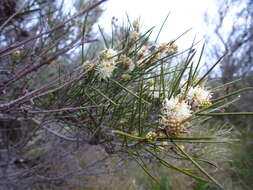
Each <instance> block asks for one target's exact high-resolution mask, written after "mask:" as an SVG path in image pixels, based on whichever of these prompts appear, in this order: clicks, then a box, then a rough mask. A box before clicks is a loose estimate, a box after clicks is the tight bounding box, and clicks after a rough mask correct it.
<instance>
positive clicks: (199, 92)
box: [186, 86, 212, 106]
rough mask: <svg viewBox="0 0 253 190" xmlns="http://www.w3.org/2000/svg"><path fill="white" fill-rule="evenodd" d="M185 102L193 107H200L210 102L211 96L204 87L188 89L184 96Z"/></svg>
mask: <svg viewBox="0 0 253 190" xmlns="http://www.w3.org/2000/svg"><path fill="white" fill-rule="evenodd" d="M186 98H187V100H188V101H189V102H190V103H192V104H193V105H194V106H201V105H203V104H205V103H206V102H210V99H211V98H212V94H211V93H210V92H209V91H208V90H206V89H205V88H204V87H201V86H196V87H190V88H189V91H188V93H187V96H186Z"/></svg>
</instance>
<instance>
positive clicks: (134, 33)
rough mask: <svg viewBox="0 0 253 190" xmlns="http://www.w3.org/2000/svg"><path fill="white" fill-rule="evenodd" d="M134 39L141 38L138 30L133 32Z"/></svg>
mask: <svg viewBox="0 0 253 190" xmlns="http://www.w3.org/2000/svg"><path fill="white" fill-rule="evenodd" d="M132 39H133V40H134V41H137V40H138V39H139V33H138V32H136V31H134V32H133V33H132Z"/></svg>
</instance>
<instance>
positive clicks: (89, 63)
mask: <svg viewBox="0 0 253 190" xmlns="http://www.w3.org/2000/svg"><path fill="white" fill-rule="evenodd" d="M94 66H95V65H94V64H92V62H91V61H89V60H87V61H85V62H84V63H83V68H84V69H85V70H89V69H91V68H92V67H94Z"/></svg>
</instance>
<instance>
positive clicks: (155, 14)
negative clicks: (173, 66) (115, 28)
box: [99, 0, 216, 50]
mask: <svg viewBox="0 0 253 190" xmlns="http://www.w3.org/2000/svg"><path fill="white" fill-rule="evenodd" d="M104 8H105V9H106V10H105V12H104V14H103V16H102V18H101V19H100V22H99V24H100V25H101V26H102V27H103V28H104V29H105V31H107V32H108V33H109V32H110V30H111V18H112V17H113V16H114V17H116V18H118V19H119V24H120V23H121V22H122V20H126V14H128V15H129V17H130V19H131V20H132V21H133V20H134V19H136V18H139V17H140V18H141V29H142V31H145V30H148V29H149V28H151V27H152V26H156V30H155V31H154V35H153V39H154V38H155V37H156V34H157V32H158V30H159V28H160V26H161V24H162V22H163V20H164V19H165V17H166V16H167V14H168V13H169V12H170V16H169V18H168V20H167V23H166V25H165V27H164V29H163V31H162V33H161V35H160V38H159V42H168V41H170V40H173V39H175V38H176V37H178V36H179V35H180V34H182V33H183V32H185V31H186V30H188V29H189V28H192V30H191V31H190V32H189V33H188V34H186V35H185V36H184V37H182V38H181V39H180V40H179V41H178V45H179V47H180V49H181V50H182V49H186V48H188V47H189V46H190V45H191V43H192V41H193V39H194V36H195V35H196V36H197V38H196V39H197V40H201V39H202V38H203V36H204V34H205V32H206V25H205V23H204V13H205V12H206V11H208V12H210V11H213V12H215V0H191V1H188V0H177V1H175V0H155V1H152V0H109V1H108V2H107V3H105V5H104ZM214 14H216V13H214ZM203 42H204V40H203ZM202 44H203V43H202Z"/></svg>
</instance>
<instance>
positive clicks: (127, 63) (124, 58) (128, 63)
mask: <svg viewBox="0 0 253 190" xmlns="http://www.w3.org/2000/svg"><path fill="white" fill-rule="evenodd" d="M120 62H121V63H122V64H123V66H124V69H126V70H128V71H132V70H134V67H135V65H134V63H133V61H132V60H131V59H130V58H129V57H127V56H125V55H122V56H120Z"/></svg>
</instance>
